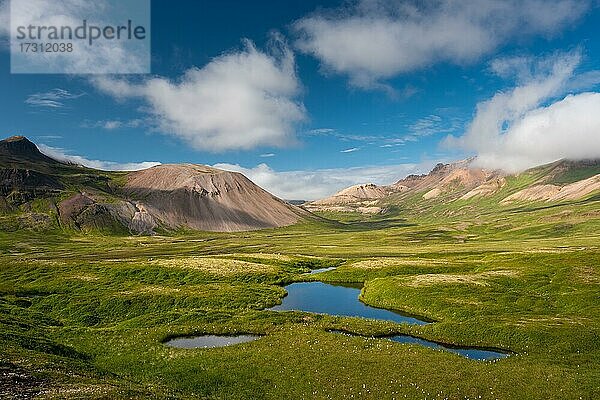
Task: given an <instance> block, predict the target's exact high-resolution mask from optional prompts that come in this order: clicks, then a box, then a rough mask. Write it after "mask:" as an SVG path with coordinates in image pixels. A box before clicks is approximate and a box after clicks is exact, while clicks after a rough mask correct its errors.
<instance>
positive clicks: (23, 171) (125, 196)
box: [0, 136, 310, 234]
mask: <svg viewBox="0 0 600 400" xmlns="http://www.w3.org/2000/svg"><path fill="white" fill-rule="evenodd" d="M0 215H3V216H4V220H5V221H6V222H11V223H6V224H5V225H6V226H10V227H11V229H21V228H32V229H50V228H51V227H55V228H61V229H75V230H82V231H103V232H108V233H112V232H115V233H134V234H155V233H156V232H157V231H177V230H180V229H191V230H204V231H215V232H234V231H247V230H255V229H265V228H275V227H281V226H288V225H292V224H295V223H297V222H299V221H301V220H302V219H304V218H308V217H310V213H309V212H307V211H305V210H303V209H301V208H299V207H296V206H293V205H291V204H289V203H286V202H285V201H283V200H281V199H279V198H277V197H275V196H273V195H271V194H270V193H268V192H267V191H265V190H264V189H262V188H260V187H258V186H257V185H255V184H254V183H253V182H251V181H250V180H249V179H248V178H246V177H245V176H244V175H242V174H240V173H237V172H230V171H224V170H220V169H216V168H213V167H208V166H205V165H197V164H167V165H159V166H156V167H153V168H148V169H145V170H141V171H133V172H109V171H100V170H94V169H90V168H86V167H82V166H79V165H75V164H65V163H62V162H60V161H57V160H54V159H52V158H51V157H48V156H46V155H44V154H43V153H41V152H40V151H39V149H38V148H37V146H36V145H35V144H33V143H32V142H31V141H29V140H28V139H27V138H25V137H23V136H12V137H10V138H8V139H4V140H2V141H0Z"/></svg>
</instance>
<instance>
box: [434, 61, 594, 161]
mask: <svg viewBox="0 0 600 400" xmlns="http://www.w3.org/2000/svg"><path fill="white" fill-rule="evenodd" d="M580 59H581V55H580V54H579V52H571V53H567V54H556V55H553V56H551V57H548V58H545V59H541V60H532V59H527V58H521V59H511V60H503V61H501V62H499V63H496V64H493V67H492V69H493V70H495V71H496V72H498V73H499V74H500V75H502V76H509V75H510V74H513V75H514V76H515V77H516V80H517V81H518V82H520V84H519V85H518V86H516V87H515V88H513V89H512V90H509V91H505V92H499V93H497V94H495V95H494V96H493V97H492V98H491V99H489V100H486V101H484V102H481V103H479V104H478V105H477V111H476V114H475V117H474V118H473V120H472V121H471V123H470V125H469V126H468V128H467V131H466V132H465V134H464V135H463V136H461V137H459V138H455V137H452V136H450V137H448V138H447V139H446V143H447V144H449V145H451V146H458V147H461V148H463V149H466V150H469V151H473V152H475V153H476V154H477V163H478V164H479V165H481V166H483V167H486V168H499V169H504V170H506V171H509V172H518V171H522V170H524V169H527V168H530V167H534V166H536V165H540V164H544V163H548V162H552V161H555V160H558V159H561V158H569V159H584V158H596V157H600V140H598V138H599V136H598V135H600V113H598V110H600V93H594V92H584V93H579V94H573V93H572V91H573V90H574V88H579V85H580V82H581V80H580V78H579V76H578V75H577V74H576V73H575V70H576V67H577V66H578V64H579V62H580ZM592 72H593V71H592ZM586 75H587V76H588V77H589V76H593V75H594V74H590V73H589V72H588V73H586ZM590 82H592V80H590ZM596 83H598V81H596ZM570 92H571V93H570ZM567 93H570V94H568V95H566V97H565V94H567Z"/></svg>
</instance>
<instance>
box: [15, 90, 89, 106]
mask: <svg viewBox="0 0 600 400" xmlns="http://www.w3.org/2000/svg"><path fill="white" fill-rule="evenodd" d="M83 95H84V94H83V93H80V94H73V93H71V92H69V91H68V90H64V89H58V88H57V89H52V90H50V91H48V92H43V93H34V94H31V95H29V96H28V97H27V99H26V100H25V104H27V105H29V106H32V107H39V108H47V109H58V108H64V107H65V100H72V99H76V98H79V97H81V96H83Z"/></svg>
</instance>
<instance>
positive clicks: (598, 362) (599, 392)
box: [0, 199, 600, 399]
mask: <svg viewBox="0 0 600 400" xmlns="http://www.w3.org/2000/svg"><path fill="white" fill-rule="evenodd" d="M415 204H417V202H416V200H415ZM453 207H454V208H448V207H445V208H442V207H440V208H439V209H436V208H435V207H434V208H433V209H430V210H427V211H424V210H420V209H419V208H418V207H417V206H416V205H415V206H414V207H413V208H411V209H410V212H408V211H407V210H402V209H398V210H395V211H394V212H392V213H391V214H390V215H387V216H385V217H382V216H378V217H372V216H371V217H368V216H362V215H358V214H344V215H337V214H331V213H324V214H322V215H321V216H322V217H325V218H328V220H326V219H323V220H314V221H308V222H305V223H301V224H298V225H295V226H291V227H287V228H281V229H272V230H263V231H256V232H244V233H207V232H180V233H177V234H173V235H169V236H154V237H127V236H119V235H100V234H97V233H96V234H94V233H88V234H81V233H75V232H72V231H67V230H65V231H62V230H54V231H50V232H49V231H35V230H29V231H24V230H12V231H11V230H2V231H0V357H1V358H0V369H1V370H2V373H3V378H2V381H1V383H0V397H6V398H12V397H14V398H22V397H27V396H29V395H31V396H33V395H35V396H39V398H78V399H79V398H107V399H109V398H110V399H113V398H139V399H142V398H160V399H169V398H172V399H191V398H207V399H302V398H305V399H312V398H315V399H328V398H329V399H341V398H364V399H393V398H397V399H403V398H410V399H525V398H531V399H596V398H600V251H599V246H600V229H599V228H600V207H599V203H598V200H597V199H590V200H588V201H584V202H578V203H572V204H564V205H560V204H556V205H547V204H542V203H540V204H536V203H530V204H516V205H512V206H505V207H499V206H493V205H492V203H491V202H490V205H489V207H488V208H486V207H487V206H485V204H484V206H483V208H479V209H473V208H472V207H471V206H469V205H461V204H460V203H458V204H455V205H454V206H453ZM331 219H334V220H335V221H332V220H331ZM327 266H339V267H338V268H337V269H336V270H334V271H330V272H325V273H323V274H320V275H318V276H315V275H313V276H309V275H303V274H304V273H305V272H308V271H310V269H313V268H320V267H327ZM317 278H318V279H319V280H322V281H325V282H364V283H365V286H364V289H363V291H362V293H361V299H362V300H363V301H364V302H366V303H367V304H370V305H373V306H377V307H384V308H390V309H396V310H401V311H404V312H407V313H411V314H415V315H419V316H423V317H426V318H428V319H432V320H435V321H436V322H435V323H432V324H429V325H425V326H409V325H402V324H394V323H389V322H378V321H368V320H364V319H358V318H342V317H332V316H324V315H315V314H310V313H302V312H274V311H268V310H265V308H268V307H271V306H273V305H275V304H278V303H279V302H280V301H281V299H282V297H283V296H284V295H285V290H284V289H283V286H284V285H285V284H287V283H291V282H295V281H302V280H315V279H317ZM331 329H339V330H344V331H348V332H353V333H358V334H362V335H364V337H361V336H345V335H339V334H334V333H330V332H328V331H329V330H331ZM205 333H206V334H235V333H253V334H258V335H263V337H262V338H260V339H258V340H256V341H253V342H249V343H245V344H240V345H236V346H232V347H226V348H216V349H194V350H186V349H176V348H171V347H168V346H165V345H164V343H163V342H164V341H165V340H167V339H169V338H172V337H176V336H180V335H195V334H205ZM392 333H406V334H411V335H415V336H418V337H422V338H425V339H428V340H434V341H438V342H444V343H448V344H456V345H467V346H480V347H493V348H500V349H505V350H509V351H511V352H513V353H514V354H513V355H512V356H510V357H508V358H506V359H502V360H499V361H495V362H480V361H473V360H468V359H466V358H462V357H460V356H457V355H455V354H451V353H449V352H444V351H437V350H432V349H428V348H424V347H421V346H417V345H407V344H400V343H393V342H391V341H388V340H385V339H381V338H377V336H383V335H388V334H392ZM18 396H21V397H18Z"/></svg>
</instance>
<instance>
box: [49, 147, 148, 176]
mask: <svg viewBox="0 0 600 400" xmlns="http://www.w3.org/2000/svg"><path fill="white" fill-rule="evenodd" d="M38 148H39V149H40V151H41V152H42V153H44V154H45V155H47V156H48V157H52V158H54V159H55V160H58V161H63V162H69V163H74V164H77V165H83V166H84V167H88V168H94V169H99V170H103V171H138V170H141V169H146V168H151V167H154V166H157V165H160V163H159V162H156V161H144V162H139V163H118V162H114V161H100V160H90V159H87V158H84V157H81V156H77V155H72V154H68V152H67V151H65V150H64V149H61V148H58V147H51V146H47V145H44V144H39V145H38Z"/></svg>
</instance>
